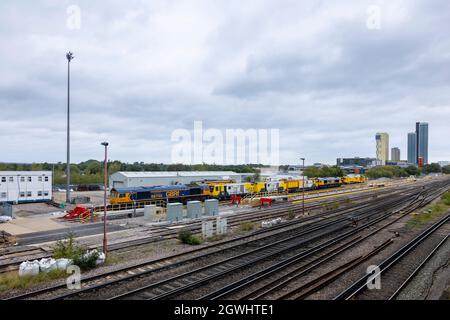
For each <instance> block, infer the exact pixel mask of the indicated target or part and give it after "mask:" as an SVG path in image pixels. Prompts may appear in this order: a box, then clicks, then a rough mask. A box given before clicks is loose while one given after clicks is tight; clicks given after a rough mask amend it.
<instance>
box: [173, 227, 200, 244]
mask: <svg viewBox="0 0 450 320" xmlns="http://www.w3.org/2000/svg"><path fill="white" fill-rule="evenodd" d="M178 239H179V240H180V241H181V242H182V243H184V244H190V245H198V244H201V243H202V240H201V239H200V237H198V236H195V235H193V234H192V232H191V231H190V230H181V231H180V232H179V233H178Z"/></svg>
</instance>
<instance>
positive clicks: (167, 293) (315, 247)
mask: <svg viewBox="0 0 450 320" xmlns="http://www.w3.org/2000/svg"><path fill="white" fill-rule="evenodd" d="M421 194H422V192H418V191H417V190H416V191H415V192H414V191H411V190H408V192H406V191H405V190H404V191H402V192H399V193H398V194H393V195H391V197H389V199H383V198H380V199H375V200H374V201H373V202H376V201H378V202H379V203H378V204H377V205H372V206H367V207H366V208H359V210H354V211H355V212H353V213H348V211H350V212H351V210H352V208H350V209H348V208H347V209H339V210H336V213H338V212H340V211H344V212H345V211H347V214H346V215H345V218H344V217H340V216H336V217H335V218H334V219H333V220H332V221H329V220H327V221H324V219H325V217H326V214H327V213H324V214H323V216H322V217H323V219H322V220H320V219H319V220H318V221H314V218H315V217H314V216H312V217H306V218H304V219H299V220H298V221H291V222H289V223H287V224H283V225H279V226H277V229H278V230H279V231H280V232H279V234H275V233H276V232H275V233H273V234H272V235H268V236H267V237H264V236H263V237H262V238H257V234H258V233H259V232H260V233H261V234H264V233H268V232H269V229H268V230H260V231H259V232H256V233H255V234H252V235H247V236H244V237H242V238H241V239H240V240H242V243H240V244H236V243H235V244H234V245H233V244H232V242H233V241H236V242H237V241H238V240H236V239H231V240H227V241H222V242H221V243H217V244H215V245H214V247H210V249H209V250H211V249H212V250H211V251H209V252H204V251H205V250H208V249H206V248H198V249H195V250H193V251H190V252H187V253H180V254H179V255H174V256H171V257H165V258H161V259H158V260H153V261H150V262H146V263H142V264H140V265H135V266H130V267H126V268H121V269H118V270H115V271H112V272H109V273H105V274H101V275H97V276H93V277H89V278H87V279H84V280H83V282H85V283H86V282H87V283H88V284H87V287H84V288H83V289H82V290H80V291H77V292H67V291H66V290H64V289H63V287H64V286H65V285H64V284H62V285H61V286H59V287H58V286H53V287H50V288H46V289H44V290H40V291H36V292H32V293H28V294H25V295H21V296H16V297H12V298H13V299H14V298H15V299H29V298H31V299H34V298H38V299H42V298H45V299H91V298H94V299H96V298H98V297H104V298H106V299H167V298H179V297H184V295H185V294H186V293H187V294H189V293H190V292H192V290H193V289H195V288H200V287H202V286H205V285H207V284H210V283H211V281H214V280H217V279H221V278H222V279H223V277H225V276H227V277H230V276H231V275H233V273H240V272H242V270H245V269H253V268H254V266H255V265H258V264H262V267H263V269H264V268H265V269H267V268H269V267H271V266H272V267H271V268H272V270H274V268H273V261H274V260H275V261H276V259H278V258H279V257H280V256H282V257H283V258H285V257H286V256H287V257H288V258H287V259H284V260H283V261H284V262H286V261H287V262H289V261H299V260H302V259H303V260H304V259H314V257H315V255H317V254H318V253H320V252H321V251H323V250H324V249H331V250H335V251H334V252H335V253H336V252H337V251H339V250H344V249H346V248H347V246H348V248H350V247H351V246H353V245H354V243H357V241H360V238H361V235H358V232H360V231H362V230H364V229H367V228H369V227H371V226H374V225H376V224H377V223H380V222H381V221H384V219H386V218H388V217H390V216H392V215H393V214H394V213H399V212H400V210H405V208H406V207H408V206H412V205H413V204H416V205H419V204H423V202H424V201H423V200H424V199H419V197H420V195H421ZM391 207H395V208H391ZM374 210H376V211H377V214H374ZM356 211H357V212H356ZM403 213H405V212H403ZM342 215H344V214H342ZM350 217H351V218H352V221H359V223H362V224H361V225H360V226H358V227H354V226H352V224H351V223H349V220H348V219H349V218H350ZM339 219H341V220H339ZM307 221H314V223H311V224H307V225H304V223H305V222H307ZM296 224H303V225H302V226H296ZM289 226H290V227H291V228H292V229H291V230H290V231H291V232H288V231H287V230H285V229H284V228H286V227H289ZM270 230H271V231H270V232H273V230H274V229H270ZM299 230H301V232H298V231H299ZM293 233H295V235H293ZM336 233H339V234H338V235H337V236H335V234H336ZM282 234H284V236H285V237H284V238H283V236H282ZM271 236H272V238H273V237H277V238H278V239H279V240H278V241H275V242H274V241H273V240H271V239H272V238H271ZM252 237H253V239H252ZM352 237H354V239H353V238H352ZM255 238H256V239H255ZM264 238H265V242H264ZM348 239H350V240H349V241H348V242H347V243H344V244H341V243H340V242H342V241H344V240H348ZM243 247H247V248H250V250H242V249H243ZM213 248H215V249H213ZM339 248H340V249H339ZM348 248H347V249H348ZM202 251H203V253H201V252H202ZM194 253H198V256H193V255H194ZM224 253H226V254H224ZM374 254H375V253H374ZM214 255H216V257H215V258H214V259H211V258H212V257H214ZM185 256H188V258H186V259H185V258H183V257H185ZM217 256H220V257H225V258H224V259H221V260H220V259H219V260H217V261H215V262H212V263H209V262H210V261H214V260H215V259H217ZM296 259H299V260H296ZM205 260H208V261H206V263H207V264H206V265H205V266H202V267H200V268H195V265H196V264H198V263H199V262H200V264H204V263H205ZM202 261H203V262H202ZM316 262H317V261H316ZM183 268H184V269H183ZM183 271H184V272H183ZM251 271H252V270H251ZM252 274H253V276H252V279H254V278H255V277H254V272H250V273H249V274H248V275H252ZM248 275H247V276H248ZM244 277H245V274H244ZM108 279H109V280H108ZM247 280H248V279H247ZM143 283H147V284H146V285H144V286H139V285H138V286H136V285H137V284H143ZM228 284H229V281H228ZM241 284H242V283H241ZM245 285H246V286H247V285H248V283H246V284H245ZM237 286H238V284H237V283H235V282H233V288H236V287H237ZM243 287H244V286H243ZM223 288H224V286H222V288H221V289H222V290H224V289H223ZM233 288H231V289H233ZM228 289H230V288H228ZM55 290H56V292H55ZM58 290H61V292H58ZM200 291H201V290H200ZM216 291H217V290H215V291H214V290H213V292H212V293H214V295H212V293H211V292H210V293H208V294H205V295H203V296H198V297H196V298H207V299H214V298H217V295H218V294H222V293H223V292H225V291H226V290H225V291H223V292H222V293H219V292H216ZM113 293H118V294H113ZM219 298H220V296H219Z"/></svg>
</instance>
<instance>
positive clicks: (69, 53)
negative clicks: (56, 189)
mask: <svg viewBox="0 0 450 320" xmlns="http://www.w3.org/2000/svg"><path fill="white" fill-rule="evenodd" d="M66 58H67V167H66V175H67V186H66V203H70V61H72V60H73V53H72V52H70V51H69V52H68V53H67V54H66Z"/></svg>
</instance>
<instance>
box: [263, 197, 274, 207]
mask: <svg viewBox="0 0 450 320" xmlns="http://www.w3.org/2000/svg"><path fill="white" fill-rule="evenodd" d="M260 201H261V206H264V204H265V203H267V204H268V205H269V207H271V206H272V201H273V199H271V198H261V199H260Z"/></svg>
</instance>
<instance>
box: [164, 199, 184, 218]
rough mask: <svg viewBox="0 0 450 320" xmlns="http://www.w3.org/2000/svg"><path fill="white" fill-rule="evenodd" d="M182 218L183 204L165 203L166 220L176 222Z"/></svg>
mask: <svg viewBox="0 0 450 320" xmlns="http://www.w3.org/2000/svg"><path fill="white" fill-rule="evenodd" d="M181 219H183V204H182V203H178V202H174V203H168V204H167V221H170V222H176V221H180V220H181Z"/></svg>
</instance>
